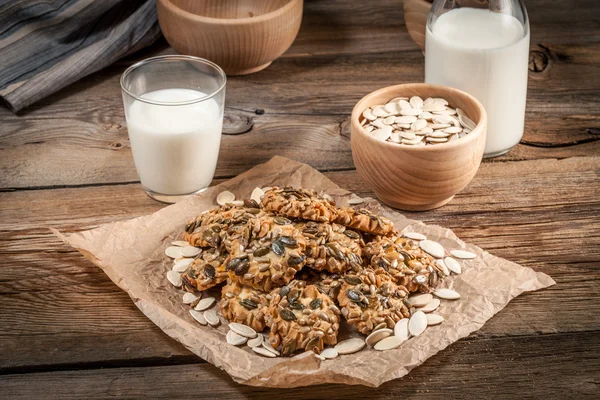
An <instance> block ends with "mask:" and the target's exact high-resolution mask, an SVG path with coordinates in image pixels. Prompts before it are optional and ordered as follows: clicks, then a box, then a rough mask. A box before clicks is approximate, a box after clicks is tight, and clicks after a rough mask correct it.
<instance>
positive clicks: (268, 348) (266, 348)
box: [262, 339, 279, 356]
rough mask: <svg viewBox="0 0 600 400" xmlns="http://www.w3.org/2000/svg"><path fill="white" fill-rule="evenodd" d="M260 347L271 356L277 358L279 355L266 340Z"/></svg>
mask: <svg viewBox="0 0 600 400" xmlns="http://www.w3.org/2000/svg"><path fill="white" fill-rule="evenodd" d="M262 346H263V347H264V349H265V350H267V351H270V352H271V353H272V354H274V355H276V356H278V355H279V351H278V350H277V349H276V348H274V347H273V345H272V344H271V342H269V341H268V340H266V339H265V340H263V344H262Z"/></svg>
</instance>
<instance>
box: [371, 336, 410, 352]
mask: <svg viewBox="0 0 600 400" xmlns="http://www.w3.org/2000/svg"><path fill="white" fill-rule="evenodd" d="M405 340H406V339H402V338H401V337H399V336H388V337H386V338H383V339H381V340H380V341H379V342H377V343H376V344H375V346H373V348H374V349H375V350H380V351H383V350H391V349H395V348H396V347H398V346H400V345H401V344H402V343H403V342H404V341H405Z"/></svg>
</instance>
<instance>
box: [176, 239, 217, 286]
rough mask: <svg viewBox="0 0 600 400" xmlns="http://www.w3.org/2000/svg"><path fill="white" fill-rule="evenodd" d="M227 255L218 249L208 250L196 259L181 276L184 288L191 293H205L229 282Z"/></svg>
mask: <svg viewBox="0 0 600 400" xmlns="http://www.w3.org/2000/svg"><path fill="white" fill-rule="evenodd" d="M225 259H226V255H225V254H221V252H220V251H219V250H217V249H208V250H206V251H204V252H202V255H201V256H200V257H198V258H196V259H195V260H194V261H193V262H192V263H191V264H190V266H189V267H188V268H187V270H186V271H185V272H184V273H183V274H181V279H182V282H183V287H184V288H185V289H186V290H187V291H189V292H193V291H194V290H199V291H203V290H206V289H210V288H211V287H213V286H216V285H218V284H219V283H221V282H224V281H226V280H227V276H228V274H227V271H226V270H225V264H224V262H225Z"/></svg>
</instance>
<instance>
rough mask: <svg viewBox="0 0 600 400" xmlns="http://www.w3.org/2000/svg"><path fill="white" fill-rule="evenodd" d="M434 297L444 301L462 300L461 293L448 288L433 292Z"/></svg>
mask: <svg viewBox="0 0 600 400" xmlns="http://www.w3.org/2000/svg"><path fill="white" fill-rule="evenodd" d="M433 295H434V296H437V297H439V298H440V299H444V300H456V299H460V293H458V292H456V291H454V290H452V289H446V288H439V289H435V290H434V291H433Z"/></svg>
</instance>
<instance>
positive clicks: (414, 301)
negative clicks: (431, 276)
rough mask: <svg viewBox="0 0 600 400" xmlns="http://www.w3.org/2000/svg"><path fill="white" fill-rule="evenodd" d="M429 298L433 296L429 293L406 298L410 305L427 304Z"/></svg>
mask: <svg viewBox="0 0 600 400" xmlns="http://www.w3.org/2000/svg"><path fill="white" fill-rule="evenodd" d="M431 300H433V296H432V295H431V294H429V293H423V294H417V295H415V296H410V297H409V298H408V301H407V303H408V305H409V306H410V307H423V306H425V305H427V303H429V302H430V301H431Z"/></svg>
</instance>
